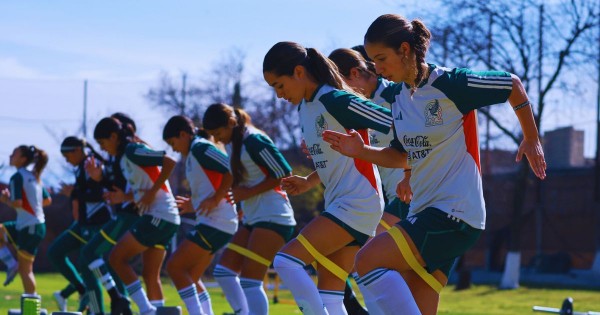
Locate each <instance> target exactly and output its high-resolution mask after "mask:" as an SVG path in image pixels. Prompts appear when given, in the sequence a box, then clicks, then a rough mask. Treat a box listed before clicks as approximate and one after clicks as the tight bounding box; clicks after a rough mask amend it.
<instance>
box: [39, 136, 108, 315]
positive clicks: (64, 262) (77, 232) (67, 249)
mask: <svg viewBox="0 0 600 315" xmlns="http://www.w3.org/2000/svg"><path fill="white" fill-rule="evenodd" d="M85 148H88V150H90V157H92V156H93V157H94V158H95V159H96V161H98V162H103V158H102V157H101V156H100V155H99V154H98V153H97V152H96V151H95V150H94V148H93V147H92V146H90V145H89V144H88V143H87V142H86V141H85V140H84V139H80V138H77V137H67V138H65V139H64V140H63V142H62V144H61V146H60V152H61V153H62V154H63V156H64V157H65V160H66V161H67V163H69V164H71V165H73V166H75V167H76V169H75V184H74V185H73V187H72V191H71V193H70V198H71V202H72V206H73V216H74V218H75V222H73V224H71V226H70V227H69V228H68V229H67V230H65V231H64V232H62V233H61V234H60V235H59V236H57V237H56V238H55V239H54V241H53V242H52V244H51V245H50V247H49V248H48V257H49V258H50V261H51V262H52V264H53V265H54V267H55V268H56V269H57V270H58V271H59V272H60V273H61V274H62V275H63V276H64V277H65V278H66V279H67V280H68V281H69V284H70V285H69V286H72V287H74V288H75V290H77V292H79V299H80V302H85V301H84V299H83V298H84V296H85V292H86V287H85V285H84V283H83V280H82V278H81V276H80V275H79V274H80V273H81V274H82V275H85V276H86V277H91V278H93V275H92V274H91V273H92V272H91V270H89V269H88V268H87V266H81V267H79V266H78V267H77V268H75V266H73V263H72V262H71V260H70V259H69V256H68V254H69V253H71V252H73V251H79V250H80V249H81V248H83V246H84V245H85V244H87V242H88V241H89V240H90V239H91V238H92V237H93V236H94V235H96V234H97V233H98V231H99V230H100V228H101V227H102V225H104V224H105V223H106V222H108V221H109V220H110V219H111V209H110V207H109V205H108V204H107V203H106V202H105V200H104V197H103V186H102V184H101V183H99V182H97V181H95V180H93V179H91V178H90V176H89V175H88V174H87V173H86V171H85V162H86V160H87V158H88V155H87V153H86V152H85V151H84V149H85ZM65 291H66V289H65V290H63V291H62V292H60V291H58V292H55V293H54V298H55V299H56V301H57V303H58V305H59V309H60V310H61V311H66V310H67V309H66V306H67V300H66V298H67V295H66V294H64V292H65ZM91 294H93V292H92V293H91ZM84 307H85V305H80V311H82V309H81V308H84Z"/></svg>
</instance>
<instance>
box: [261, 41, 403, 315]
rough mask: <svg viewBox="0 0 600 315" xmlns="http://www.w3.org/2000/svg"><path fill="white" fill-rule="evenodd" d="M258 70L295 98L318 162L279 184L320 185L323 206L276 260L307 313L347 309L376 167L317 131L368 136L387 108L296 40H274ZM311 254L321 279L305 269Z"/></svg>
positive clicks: (372, 204) (295, 188)
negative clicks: (336, 146) (358, 92)
mask: <svg viewBox="0 0 600 315" xmlns="http://www.w3.org/2000/svg"><path fill="white" fill-rule="evenodd" d="M263 75H264V78H265V80H266V81H267V83H268V84H269V85H270V86H272V87H273V88H274V89H275V91H276V92H277V96H278V97H279V98H284V99H286V100H287V101H289V102H291V103H292V104H296V105H298V106H299V108H298V112H299V114H300V124H301V127H302V135H303V138H304V140H305V142H306V146H307V148H308V151H309V153H310V154H311V158H312V161H313V163H314V166H315V168H316V172H313V173H312V174H310V175H309V176H308V177H300V176H292V177H289V178H287V179H285V180H284V185H283V187H284V188H285V189H286V190H287V191H288V192H290V193H292V194H297V193H302V192H305V191H307V190H308V189H310V188H311V187H313V186H315V185H317V184H319V183H323V184H324V185H325V211H324V212H323V213H322V214H321V215H320V216H319V217H317V218H315V219H313V220H312V221H311V222H310V223H308V225H307V226H306V227H304V229H303V230H302V231H301V232H300V235H298V237H296V239H294V240H292V241H290V242H289V243H288V244H287V245H286V246H285V247H284V248H283V250H282V251H281V252H279V253H278V254H277V256H276V258H275V261H274V263H273V265H274V267H275V270H277V272H278V273H279V275H280V276H281V279H282V280H283V282H284V283H285V284H286V286H288V287H289V288H290V290H291V291H292V294H293V295H294V298H295V300H296V303H298V306H299V307H300V309H301V310H302V311H303V312H304V313H305V314H327V313H329V314H345V313H346V310H345V309H344V305H343V302H342V300H343V295H344V294H343V290H344V287H345V283H346V278H347V277H348V273H349V272H350V271H351V270H352V269H353V265H354V256H355V254H356V252H357V251H358V249H359V248H360V246H362V245H364V244H365V242H366V241H367V240H368V239H369V237H371V236H374V235H375V229H376V228H377V225H378V223H379V221H380V220H381V215H382V213H383V196H382V192H381V183H380V179H379V173H378V172H377V169H376V167H375V166H374V165H373V164H371V163H368V162H365V161H361V160H358V159H352V158H348V157H346V156H344V155H341V154H339V153H338V152H335V151H333V150H332V149H331V148H329V146H328V145H326V143H325V142H324V141H323V138H322V133H323V131H325V130H327V129H333V130H337V131H339V132H345V131H347V130H351V129H357V130H359V131H358V132H360V134H361V136H363V137H364V138H365V140H366V141H367V143H368V141H369V139H368V133H367V129H368V128H371V129H375V130H378V131H380V132H383V133H387V132H388V131H389V129H390V126H391V124H392V117H391V113H390V111H389V110H387V109H385V108H383V107H380V106H378V105H376V104H374V103H372V102H369V101H366V100H364V99H362V98H360V97H358V96H356V95H355V94H353V93H351V92H349V91H353V90H352V89H351V88H350V87H348V86H347V85H346V83H345V82H344V80H343V78H342V76H341V75H340V74H339V72H338V70H337V67H336V66H335V64H333V62H332V61H331V60H329V59H328V58H327V57H325V56H323V55H322V54H321V53H319V52H318V51H317V50H315V49H313V48H304V47H302V46H301V45H299V44H297V43H293V42H280V43H277V44H275V45H274V46H273V47H272V48H271V49H270V50H269V52H267V54H266V56H265V58H264V62H263ZM315 260H316V261H317V262H318V277H319V282H318V287H315V285H314V283H313V282H312V280H311V279H310V277H309V276H308V275H307V274H306V272H305V271H304V267H305V266H306V265H307V264H310V263H312V262H313V261H315ZM317 288H318V289H317ZM323 305H324V306H323Z"/></svg>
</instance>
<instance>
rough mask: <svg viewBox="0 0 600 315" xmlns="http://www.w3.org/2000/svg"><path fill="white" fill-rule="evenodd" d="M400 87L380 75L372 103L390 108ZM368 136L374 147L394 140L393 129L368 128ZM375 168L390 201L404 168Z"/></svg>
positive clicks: (387, 144)
mask: <svg viewBox="0 0 600 315" xmlns="http://www.w3.org/2000/svg"><path fill="white" fill-rule="evenodd" d="M401 88H402V86H400V85H399V84H396V83H394V82H392V81H388V80H386V79H384V78H381V77H380V78H379V79H377V89H376V90H375V91H374V92H373V94H372V95H371V97H370V99H371V101H372V102H373V103H375V104H377V105H379V106H381V107H385V108H387V109H389V110H391V109H392V103H393V102H394V96H395V94H396V91H398V90H399V89H401ZM369 136H370V137H371V145H372V146H374V147H388V146H389V145H390V142H392V140H394V132H393V131H390V132H388V133H383V132H379V131H377V130H373V129H370V130H369ZM377 168H378V169H379V176H380V177H381V185H382V186H383V191H384V192H385V195H386V197H387V200H388V202H392V200H394V198H396V186H398V183H399V182H400V181H401V180H403V179H404V169H402V168H387V167H382V166H377Z"/></svg>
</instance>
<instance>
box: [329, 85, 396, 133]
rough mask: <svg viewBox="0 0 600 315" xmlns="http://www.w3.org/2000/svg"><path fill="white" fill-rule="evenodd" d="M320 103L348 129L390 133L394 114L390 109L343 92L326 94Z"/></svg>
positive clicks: (336, 91)
mask: <svg viewBox="0 0 600 315" xmlns="http://www.w3.org/2000/svg"><path fill="white" fill-rule="evenodd" d="M319 101H321V103H322V104H323V105H324V106H325V109H327V112H329V114H331V115H332V116H333V117H334V118H335V119H336V120H337V121H338V122H339V123H340V124H342V126H344V128H346V129H367V128H371V129H374V130H377V131H379V132H383V133H388V131H389V130H390V127H391V125H392V112H391V111H390V110H389V109H387V108H385V107H381V106H379V105H377V104H375V103H373V102H371V101H368V100H365V99H362V98H360V97H358V96H356V95H354V94H352V93H349V92H346V91H343V90H333V91H331V92H328V93H325V94H323V95H321V97H320V98H319Z"/></svg>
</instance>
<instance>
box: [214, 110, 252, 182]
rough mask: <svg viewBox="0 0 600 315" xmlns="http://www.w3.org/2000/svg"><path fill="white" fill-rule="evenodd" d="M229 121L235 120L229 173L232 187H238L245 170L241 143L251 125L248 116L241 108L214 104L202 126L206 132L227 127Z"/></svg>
mask: <svg viewBox="0 0 600 315" xmlns="http://www.w3.org/2000/svg"><path fill="white" fill-rule="evenodd" d="M231 119H235V122H236V125H235V127H233V130H232V133H231V156H230V161H231V173H232V175H233V186H236V185H239V183H241V182H242V181H243V179H244V175H245V174H246V169H245V168H244V165H243V164H242V142H243V140H244V133H245V132H246V128H247V127H248V126H251V125H252V119H251V118H250V115H248V113H246V112H245V111H244V110H243V109H241V108H235V109H234V108H233V107H232V106H230V105H227V104H223V103H216V104H212V105H210V106H209V107H208V108H207V109H206V112H204V117H202V125H203V126H204V128H205V129H206V130H215V129H218V128H222V127H227V126H228V125H229V124H230V121H231Z"/></svg>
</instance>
